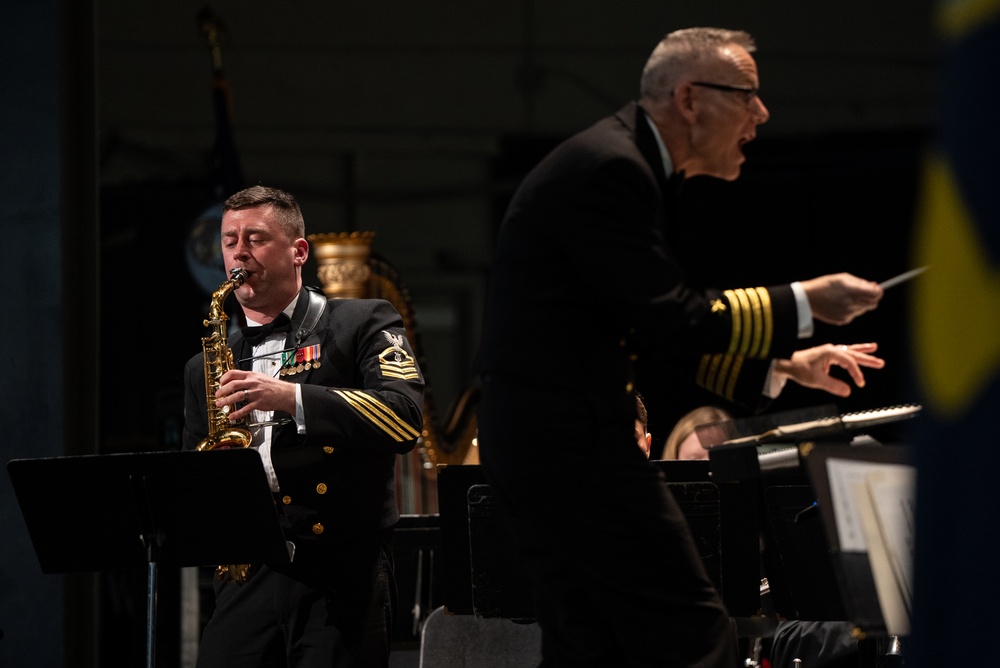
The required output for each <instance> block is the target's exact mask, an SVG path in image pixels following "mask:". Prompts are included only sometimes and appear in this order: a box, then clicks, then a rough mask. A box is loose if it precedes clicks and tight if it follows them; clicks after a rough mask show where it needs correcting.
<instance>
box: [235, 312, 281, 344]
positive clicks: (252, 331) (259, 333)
mask: <svg viewBox="0 0 1000 668" xmlns="http://www.w3.org/2000/svg"><path fill="white" fill-rule="evenodd" d="M291 329H292V321H291V320H289V319H288V316H287V315H285V314H284V313H280V314H278V317H277V318H275V319H274V320H272V321H271V322H269V323H267V324H266V325H261V326H260V327H243V328H242V330H241V331H242V332H243V338H244V339H245V340H246V342H247V343H249V344H250V345H251V346H256V345H259V344H261V343H263V342H264V339H266V338H267V337H268V335H270V334H272V333H274V332H287V331H290V330H291Z"/></svg>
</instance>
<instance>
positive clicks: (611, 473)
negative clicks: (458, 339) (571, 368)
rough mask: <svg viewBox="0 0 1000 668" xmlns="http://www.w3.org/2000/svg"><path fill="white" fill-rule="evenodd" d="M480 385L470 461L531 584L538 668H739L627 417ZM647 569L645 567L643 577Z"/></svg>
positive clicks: (677, 516) (687, 541)
mask: <svg viewBox="0 0 1000 668" xmlns="http://www.w3.org/2000/svg"><path fill="white" fill-rule="evenodd" d="M612 413H613V411H611V410H609V409H608V407H602V406H593V405H589V404H588V403H587V400H586V398H585V397H584V396H583V395H582V394H578V393H573V392H569V391H554V390H545V389H540V388H532V387H525V386H518V385H514V384H508V383H505V382H502V381H498V380H496V379H491V380H489V381H487V382H486V383H485V384H484V388H483V395H482V399H481V404H480V408H479V448H480V459H481V462H482V464H483V467H484V472H485V473H486V476H487V480H488V481H489V482H490V484H491V486H492V487H493V488H494V491H495V493H496V495H497V499H498V503H499V508H500V511H501V514H502V516H503V517H504V519H505V522H506V525H507V527H508V529H509V530H510V534H511V537H512V539H513V541H514V544H515V546H516V547H517V549H518V553H519V555H520V557H521V559H522V561H523V562H524V565H525V567H526V568H527V570H528V573H529V575H530V577H531V578H532V584H533V586H534V589H535V592H536V600H535V607H536V614H537V617H538V622H539V626H540V627H541V629H542V654H543V664H542V665H543V666H544V667H545V668H566V667H569V666H573V667H577V666H580V667H594V668H597V667H598V666H600V667H606V666H622V667H625V666H643V667H646V666H649V667H652V666H657V667H659V668H662V667H663V666H671V667H675V666H676V667H682V666H691V667H694V666H697V667H706V668H707V667H713V668H734V667H735V666H738V665H740V662H739V658H738V651H737V638H736V635H735V633H734V631H733V626H732V623H731V622H730V620H729V616H728V614H727V612H726V610H725V607H724V606H723V604H722V601H721V600H720V598H719V595H718V593H717V592H716V591H715V589H714V587H713V585H712V583H711V580H710V579H709V577H708V575H707V574H706V572H705V569H704V567H703V566H702V564H701V561H700V559H699V557H698V554H697V551H696V549H695V547H694V542H693V540H692V538H691V534H690V530H689V529H688V526H687V522H686V520H685V519H684V516H683V515H682V513H681V511H680V509H679V507H678V506H677V504H676V502H675V501H674V498H673V496H672V494H671V493H670V490H669V489H668V488H667V486H666V482H665V480H664V479H663V476H662V474H661V473H660V472H659V471H658V470H657V469H656V468H655V467H653V466H652V465H651V464H649V462H648V461H646V458H645V456H644V455H643V454H642V453H641V451H640V450H639V447H638V445H637V444H636V442H635V439H634V437H633V435H632V427H633V422H632V418H631V416H630V415H629V414H628V413H627V412H625V413H624V414H623V415H613V414H612ZM650 564H652V565H653V566H652V569H650V566H649V565H650Z"/></svg>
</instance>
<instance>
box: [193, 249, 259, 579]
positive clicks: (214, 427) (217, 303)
mask: <svg viewBox="0 0 1000 668" xmlns="http://www.w3.org/2000/svg"><path fill="white" fill-rule="evenodd" d="M229 274H230V279H229V280H228V281H226V282H225V283H223V284H222V285H220V286H219V289H218V290H216V291H215V292H214V293H212V305H211V306H210V307H209V311H208V317H207V318H206V319H205V327H211V328H212V333H211V334H210V335H208V336H206V337H204V338H202V340H201V348H202V352H203V353H204V355H205V404H206V406H207V409H208V436H206V437H205V438H203V439H202V440H201V442H200V443H198V448H197V449H198V450H199V451H201V450H225V449H229V448H247V447H250V441H252V440H253V434H251V433H250V430H249V429H246V428H245V427H244V426H242V425H244V424H245V423H246V421H245V420H240V421H238V423H237V424H231V423H230V422H229V412H230V406H228V405H226V406H223V407H222V408H219V407H217V406H216V405H215V393H216V392H217V391H218V390H219V379H220V378H222V375H223V374H224V373H226V372H227V371H229V370H230V369H232V368H233V351H232V350H231V349H230V348H229V342H228V340H227V332H226V322H227V321H228V320H229V316H227V315H226V312H225V310H224V309H223V304H224V303H225V301H226V297H228V296H229V293H231V292H232V291H233V290H235V289H236V288H238V287H240V286H241V285H243V282H244V281H246V280H247V272H246V271H245V270H244V269H241V268H239V267H237V268H235V269H233V270H232V271H230V272H229ZM250 569H251V566H250V564H223V565H221V566H219V567H218V568H216V569H215V577H217V578H219V579H222V578H225V577H228V578H229V579H231V580H232V581H233V582H235V583H237V584H243V583H244V582H246V581H247V580H249V579H250Z"/></svg>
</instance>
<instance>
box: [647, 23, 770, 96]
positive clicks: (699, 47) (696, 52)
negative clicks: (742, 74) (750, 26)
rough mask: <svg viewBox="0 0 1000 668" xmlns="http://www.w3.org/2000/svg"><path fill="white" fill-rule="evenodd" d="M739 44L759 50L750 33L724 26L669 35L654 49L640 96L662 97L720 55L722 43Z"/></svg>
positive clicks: (687, 29) (687, 30) (648, 61)
mask: <svg viewBox="0 0 1000 668" xmlns="http://www.w3.org/2000/svg"><path fill="white" fill-rule="evenodd" d="M728 44H736V45H738V46H742V47H743V48H744V49H746V50H747V51H748V52H750V53H753V52H754V51H756V50H757V45H756V44H755V43H754V41H753V38H752V37H751V36H750V34H749V33H747V32H744V31H742V30H726V29H724V28H686V29H684V30H675V31H674V32H672V33H669V34H667V36H666V37H664V38H663V39H662V40H660V43H659V44H657V45H656V48H655V49H653V53H652V54H650V56H649V59H648V60H647V61H646V66H645V67H643V68H642V77H641V78H640V80H639V96H640V97H643V98H651V99H653V100H660V99H663V98H664V97H665V95H668V94H669V93H670V91H672V90H673V89H674V87H675V86H676V85H677V83H678V79H679V78H680V77H681V76H683V75H684V74H685V73H687V72H689V71H690V70H691V69H693V68H694V67H695V66H697V65H698V64H699V63H702V62H708V61H709V60H711V59H712V58H714V57H715V56H716V54H717V53H718V50H719V48H720V47H722V46H726V45H728Z"/></svg>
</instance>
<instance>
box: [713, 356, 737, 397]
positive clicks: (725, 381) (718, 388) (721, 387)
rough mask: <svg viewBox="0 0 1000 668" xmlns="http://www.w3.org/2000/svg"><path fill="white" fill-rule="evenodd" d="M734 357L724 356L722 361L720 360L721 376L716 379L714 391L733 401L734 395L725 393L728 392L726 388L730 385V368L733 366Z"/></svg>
mask: <svg viewBox="0 0 1000 668" xmlns="http://www.w3.org/2000/svg"><path fill="white" fill-rule="evenodd" d="M733 357H734V356H733V355H723V356H722V359H721V360H720V364H719V375H718V377H717V378H716V379H715V387H714V388H713V390H712V391H713V392H715V393H716V394H718V395H721V396H723V397H726V398H727V399H732V395H729V394H726V393H725V392H726V389H725V388H726V387H727V386H728V385H729V384H730V383H729V368H730V366H732V363H733Z"/></svg>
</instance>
